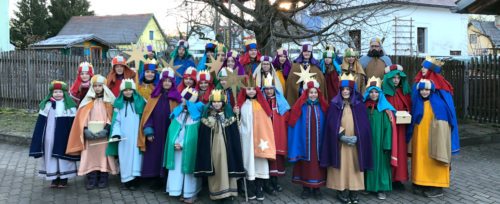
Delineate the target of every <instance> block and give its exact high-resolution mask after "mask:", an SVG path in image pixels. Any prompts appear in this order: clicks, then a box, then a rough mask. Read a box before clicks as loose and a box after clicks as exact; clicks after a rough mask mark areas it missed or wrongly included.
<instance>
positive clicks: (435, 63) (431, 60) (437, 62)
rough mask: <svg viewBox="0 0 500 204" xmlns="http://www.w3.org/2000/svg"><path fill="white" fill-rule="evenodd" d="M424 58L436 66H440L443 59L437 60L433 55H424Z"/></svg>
mask: <svg viewBox="0 0 500 204" xmlns="http://www.w3.org/2000/svg"><path fill="white" fill-rule="evenodd" d="M425 60H426V61H429V62H431V63H432V64H434V65H436V66H438V67H442V66H443V65H444V62H443V61H441V60H438V59H436V58H434V57H431V56H427V57H425Z"/></svg>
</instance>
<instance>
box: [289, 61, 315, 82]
mask: <svg viewBox="0 0 500 204" xmlns="http://www.w3.org/2000/svg"><path fill="white" fill-rule="evenodd" d="M310 68H311V67H310V66H307V69H304V67H303V66H302V65H300V72H294V74H295V75H297V76H299V77H300V78H299V80H297V84H300V82H305V81H306V80H307V79H310V78H312V76H314V75H316V73H311V72H309V70H310Z"/></svg>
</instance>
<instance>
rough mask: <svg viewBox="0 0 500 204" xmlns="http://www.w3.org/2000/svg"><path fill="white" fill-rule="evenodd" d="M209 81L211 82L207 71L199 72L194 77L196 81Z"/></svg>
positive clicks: (210, 76)
mask: <svg viewBox="0 0 500 204" xmlns="http://www.w3.org/2000/svg"><path fill="white" fill-rule="evenodd" d="M211 80H212V75H210V72H209V71H208V70H202V71H199V72H198V74H197V75H196V81H211Z"/></svg>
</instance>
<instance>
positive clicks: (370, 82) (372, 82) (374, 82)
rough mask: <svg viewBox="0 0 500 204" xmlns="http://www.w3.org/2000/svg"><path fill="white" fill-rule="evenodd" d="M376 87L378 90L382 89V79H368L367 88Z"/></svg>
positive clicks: (373, 77)
mask: <svg viewBox="0 0 500 204" xmlns="http://www.w3.org/2000/svg"><path fill="white" fill-rule="evenodd" d="M371 86H375V87H378V88H381V87H382V80H380V78H378V77H375V76H372V77H371V78H370V79H368V83H366V88H368V87H371Z"/></svg>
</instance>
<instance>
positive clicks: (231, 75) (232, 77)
mask: <svg viewBox="0 0 500 204" xmlns="http://www.w3.org/2000/svg"><path fill="white" fill-rule="evenodd" d="M228 69H231V68H228ZM245 77H246V76H245V75H243V76H240V75H238V73H237V72H236V71H235V70H233V71H229V70H228V71H227V79H226V81H227V83H226V85H225V86H224V89H227V88H231V91H232V92H233V96H235V99H236V98H237V97H236V96H237V94H238V93H237V89H238V86H239V87H245V85H243V83H242V82H241V81H242V80H244V79H245Z"/></svg>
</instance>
